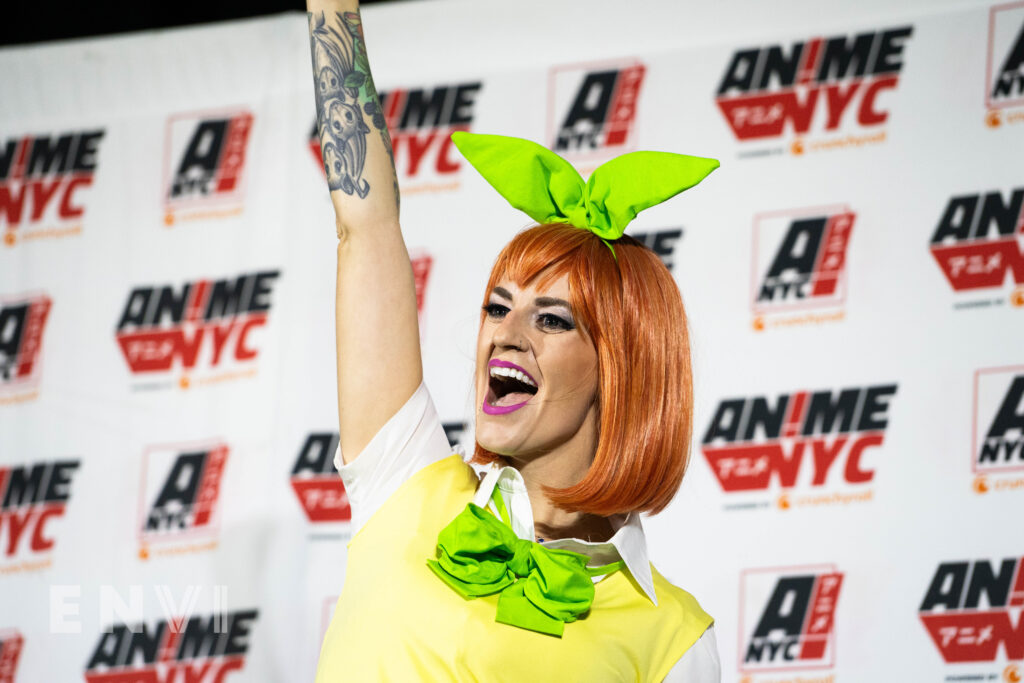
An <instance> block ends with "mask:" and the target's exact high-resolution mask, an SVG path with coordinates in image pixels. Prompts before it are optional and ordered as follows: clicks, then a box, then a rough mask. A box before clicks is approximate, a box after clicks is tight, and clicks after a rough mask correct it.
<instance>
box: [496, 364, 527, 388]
mask: <svg viewBox="0 0 1024 683" xmlns="http://www.w3.org/2000/svg"><path fill="white" fill-rule="evenodd" d="M491 377H512V378H513V379H517V380H519V381H520V382H522V383H523V384H528V385H530V386H531V387H535V386H537V383H536V382H534V381H533V380H532V379H530V377H529V376H528V375H527V374H526V373H524V372H520V371H519V370H516V369H514V368H503V367H501V366H498V365H492V366H491Z"/></svg>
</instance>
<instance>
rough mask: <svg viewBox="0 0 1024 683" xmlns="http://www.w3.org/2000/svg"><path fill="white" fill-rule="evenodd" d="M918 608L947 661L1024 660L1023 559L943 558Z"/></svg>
mask: <svg viewBox="0 0 1024 683" xmlns="http://www.w3.org/2000/svg"><path fill="white" fill-rule="evenodd" d="M919 611H920V617H921V623H922V624H924V627H925V629H926V630H927V631H928V635H929V636H931V639H932V642H934V643H935V647H936V648H938V650H939V654H941V655H942V659H943V660H944V661H945V662H946V663H947V664H954V663H961V662H975V663H982V662H989V663H994V662H996V661H998V660H1001V659H1003V658H1005V659H1007V660H1011V661H1013V660H1017V661H1018V662H1019V661H1020V660H1021V659H1024V615H1022V612H1024V558H1020V557H1007V558H1005V559H1000V560H989V559H980V560H972V561H957V562H943V563H942V564H940V565H939V567H938V569H936V570H935V575H934V576H933V577H932V581H931V583H930V584H929V586H928V590H927V592H926V593H925V596H924V600H923V601H922V602H921V607H920V610H919ZM982 678H983V676H979V677H978V678H977V680H982ZM989 678H990V679H991V678H995V676H989Z"/></svg>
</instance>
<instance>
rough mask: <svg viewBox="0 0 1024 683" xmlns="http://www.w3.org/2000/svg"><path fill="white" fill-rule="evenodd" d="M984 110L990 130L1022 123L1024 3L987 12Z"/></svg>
mask: <svg viewBox="0 0 1024 683" xmlns="http://www.w3.org/2000/svg"><path fill="white" fill-rule="evenodd" d="M985 108H986V109H987V110H988V113H987V114H986V116H985V123H986V124H987V125H988V126H989V128H993V129H995V128H999V127H1000V126H1002V125H1003V124H1011V125H1012V124H1017V123H1024V2H1011V3H1007V4H1000V5H996V6H994V7H992V8H991V9H990V10H989V25H988V60H987V61H986V66H985Z"/></svg>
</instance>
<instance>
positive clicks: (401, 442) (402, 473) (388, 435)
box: [334, 383, 452, 536]
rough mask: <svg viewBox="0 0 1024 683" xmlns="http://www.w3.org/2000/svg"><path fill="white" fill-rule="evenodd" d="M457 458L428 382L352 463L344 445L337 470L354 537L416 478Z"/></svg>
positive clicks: (336, 459)
mask: <svg viewBox="0 0 1024 683" xmlns="http://www.w3.org/2000/svg"><path fill="white" fill-rule="evenodd" d="M451 454H452V449H451V447H450V446H449V445H448V439H447V438H446V437H445V435H444V429H443V428H442V427H441V420H440V419H439V418H438V417H437V409H436V408H434V401H433V400H431V398H430V394H429V393H428V392H427V387H426V385H424V384H422V383H421V384H420V386H419V388H418V389H416V391H415V392H413V395H412V396H410V397H409V400H408V401H406V402H405V405H403V406H402V407H401V408H399V410H398V412H397V413H395V414H394V415H392V416H391V419H390V420H388V421H387V422H386V423H385V424H384V426H383V427H381V429H380V431H379V432H377V433H376V434H375V435H374V437H373V438H372V439H370V443H368V444H366V448H364V449H363V450H362V452H361V453H360V454H359V456H358V457H357V458H356V459H355V460H353V461H352V462H351V463H349V464H347V465H345V464H343V463H342V459H341V446H340V445H339V446H338V451H337V452H336V453H335V454H334V467H335V468H336V469H337V470H338V473H339V474H341V480H342V482H344V484H345V492H346V493H347V494H348V501H349V505H351V506H352V525H351V527H350V528H351V531H352V535H353V536H354V535H355V533H356V532H357V531H358V530H359V529H360V527H362V526H363V524H365V523H366V520H368V519H369V518H370V517H371V516H372V515H373V513H374V512H376V511H377V509H378V508H380V506H381V505H383V504H384V501H386V500H387V499H388V498H390V497H391V494H392V493H394V492H395V491H397V490H398V487H399V486H401V485H402V484H403V483H404V482H405V481H407V480H408V479H409V478H410V477H412V475H414V474H416V473H417V472H419V471H420V470H421V469H422V468H424V467H426V466H427V465H429V464H431V463H434V462H437V461H438V460H441V459H442V458H446V457H448V456H449V455H451Z"/></svg>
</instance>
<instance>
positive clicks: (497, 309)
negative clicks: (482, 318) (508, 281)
mask: <svg viewBox="0 0 1024 683" xmlns="http://www.w3.org/2000/svg"><path fill="white" fill-rule="evenodd" d="M484 313H486V314H487V317H488V318H493V319H495V320H501V319H502V318H504V317H505V314H506V313H508V306H502V305H501V304H494V303H491V304H487V305H486V306H484Z"/></svg>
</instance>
